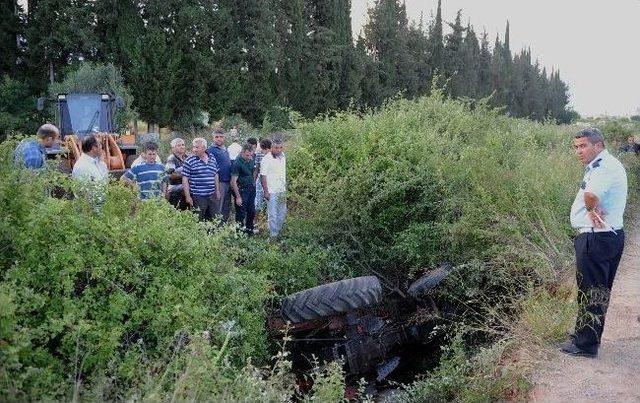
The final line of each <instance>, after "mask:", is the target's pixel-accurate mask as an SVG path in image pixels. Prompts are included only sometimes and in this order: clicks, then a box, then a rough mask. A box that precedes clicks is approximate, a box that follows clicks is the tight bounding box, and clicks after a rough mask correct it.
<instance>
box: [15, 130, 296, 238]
mask: <svg viewBox="0 0 640 403" xmlns="http://www.w3.org/2000/svg"><path fill="white" fill-rule="evenodd" d="M58 136H59V132H58V130H57V128H56V127H55V126H53V125H50V124H48V125H44V126H42V127H41V128H40V129H39V130H38V139H37V140H29V141H23V142H22V143H21V144H20V145H19V146H18V148H17V149H16V151H15V154H14V159H15V161H16V162H17V163H18V162H19V163H20V164H21V165H23V166H24V167H26V168H31V169H39V168H41V167H42V166H44V161H45V154H44V149H45V147H51V146H52V145H53V143H54V142H55V141H56V139H57V138H58ZM233 136H234V143H233V144H231V145H230V146H229V148H228V149H227V148H226V147H225V138H226V135H225V132H224V131H223V130H221V129H216V130H215V131H214V133H213V144H212V145H211V146H210V147H207V145H208V144H207V140H206V139H205V138H202V137H198V138H195V139H193V141H192V153H191V154H188V153H187V150H186V144H185V141H184V140H183V139H181V138H175V139H173V140H172V141H171V154H170V155H169V157H168V158H167V161H166V163H165V164H162V163H161V160H160V158H159V157H158V145H157V144H156V143H153V142H148V143H145V144H144V146H143V151H142V154H141V156H140V158H138V159H137V160H136V161H135V162H134V163H133V164H132V166H131V168H130V169H128V170H127V171H126V172H125V173H124V175H123V176H122V180H124V181H125V182H127V183H129V184H132V185H134V186H136V187H137V188H138V191H139V195H140V198H141V199H143V200H148V199H154V198H159V197H166V198H167V199H168V201H169V202H170V203H171V204H172V205H173V206H175V207H176V208H178V209H180V210H186V209H188V208H193V209H194V210H195V211H196V212H197V214H198V217H199V219H200V220H203V221H210V220H213V219H214V217H220V218H221V220H222V222H227V221H228V219H229V216H230V213H231V203H232V202H233V203H234V204H235V219H236V222H237V223H238V224H239V225H240V227H241V229H242V230H243V231H244V232H246V233H247V234H250V235H251V234H254V233H256V232H257V231H256V229H255V221H256V212H260V211H261V210H262V208H263V206H264V205H265V202H266V206H267V222H268V227H269V236H270V238H272V239H275V238H277V237H278V235H279V234H280V232H281V230H282V226H283V224H284V221H285V217H286V214H287V202H286V157H285V154H284V150H283V139H282V137H280V136H274V138H273V139H262V140H260V142H259V147H258V141H257V140H256V139H248V140H247V143H246V144H244V145H242V146H241V145H240V144H238V143H237V142H236V141H235V140H236V136H237V134H236V133H233ZM81 148H82V154H81V155H80V157H79V159H78V161H76V163H75V164H74V166H73V170H72V177H73V178H76V179H78V181H79V182H81V183H82V184H83V185H90V186H92V187H93V186H94V185H98V186H101V185H103V184H105V183H106V182H108V169H107V166H106V164H105V163H104V161H102V147H101V142H100V141H99V139H98V138H97V137H96V136H93V135H88V136H85V137H84V138H83V139H82V144H81ZM88 193H90V194H93V195H95V194H100V192H88Z"/></svg>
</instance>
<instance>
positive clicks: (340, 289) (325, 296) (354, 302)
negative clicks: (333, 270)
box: [280, 276, 382, 323]
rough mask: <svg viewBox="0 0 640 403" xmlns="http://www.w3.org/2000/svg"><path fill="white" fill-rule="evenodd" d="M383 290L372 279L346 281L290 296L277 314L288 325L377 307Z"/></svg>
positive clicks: (378, 282)
mask: <svg viewBox="0 0 640 403" xmlns="http://www.w3.org/2000/svg"><path fill="white" fill-rule="evenodd" d="M381 299H382V286H381V285H380V280H378V278H377V277H375V276H366V277H356V278H349V279H346V280H342V281H337V282H335V283H329V284H324V285H320V286H318V287H314V288H310V289H308V290H304V291H300V292H297V293H295V294H291V295H289V296H288V297H286V298H285V299H284V301H283V302H282V308H281V310H280V313H281V315H282V317H283V319H285V320H287V321H290V322H291V323H300V322H305V321H308V320H314V319H320V318H325V317H327V316H332V315H336V314H341V313H346V312H349V311H353V310H355V309H358V308H364V307H366V306H369V305H372V304H376V303H379V302H380V300H381Z"/></svg>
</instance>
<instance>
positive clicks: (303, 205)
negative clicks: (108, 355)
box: [289, 95, 580, 287]
mask: <svg viewBox="0 0 640 403" xmlns="http://www.w3.org/2000/svg"><path fill="white" fill-rule="evenodd" d="M567 133H568V131H567V130H565V129H562V128H560V127H558V126H552V125H542V124H537V123H532V122H528V121H524V120H516V119H510V118H506V117H503V116H500V115H499V114H498V113H497V112H492V111H490V110H487V109H486V108H485V107H483V106H482V105H480V106H477V107H476V108H475V109H474V110H470V109H469V108H468V107H467V106H466V105H465V104H464V103H461V102H457V101H442V100H441V99H440V98H439V97H438V96H437V95H436V96H433V97H430V98H422V99H420V100H418V101H416V102H409V101H397V102H394V103H392V104H391V105H389V106H387V107H386V108H384V109H383V110H381V111H380V112H379V113H376V114H369V115H366V116H364V117H362V118H360V117H358V116H356V115H353V114H341V115H338V116H337V117H336V118H334V119H328V120H319V121H316V122H313V123H309V124H305V125H303V126H301V127H300V129H299V134H298V139H297V141H296V142H295V145H293V146H292V147H291V149H292V150H291V152H290V154H289V155H290V164H289V166H290V167H291V171H292V173H291V178H292V184H291V193H292V198H293V199H294V203H295V206H296V209H297V215H296V217H297V219H296V220H295V222H294V223H293V225H292V226H291V227H293V229H292V231H291V232H293V233H294V234H295V235H293V236H294V237H307V238H308V239H318V240H320V242H321V243H323V244H325V245H331V246H332V247H334V248H337V249H339V250H340V251H341V252H342V253H343V254H344V255H345V256H347V258H348V261H349V262H350V263H351V262H358V264H359V266H358V267H360V268H361V270H363V271H366V270H368V269H376V270H381V271H383V272H384V271H386V272H389V273H391V274H395V273H398V272H400V273H404V274H410V273H412V272H414V271H417V270H420V269H421V268H424V267H431V266H434V265H435V264H437V263H439V262H442V261H450V262H453V263H455V264H466V265H467V266H466V267H467V272H465V276H464V278H465V280H466V282H467V284H465V287H467V286H473V284H472V283H474V282H475V283H478V282H481V281H484V280H486V279H484V280H483V279H480V278H477V279H474V276H476V277H483V273H485V272H491V276H490V277H494V276H496V274H498V273H502V274H504V276H509V277H512V278H517V277H518V274H519V273H526V274H527V275H528V274H529V273H530V272H534V273H535V276H533V277H531V278H534V279H536V280H541V281H542V280H543V279H544V278H545V276H548V275H549V274H550V273H552V272H553V270H554V269H559V268H561V267H563V266H564V265H565V264H566V261H567V257H568V256H569V254H568V253H567V250H568V246H569V242H568V240H569V239H568V237H569V235H570V228H569V226H568V220H567V213H568V208H569V206H570V204H571V201H572V199H573V197H574V195H575V181H576V178H577V177H579V175H580V167H579V165H578V164H577V163H575V162H574V161H573V156H572V155H571V151H570V144H571V143H570V141H571V139H570V137H569V136H567V135H566V134H567ZM470 263H471V264H470ZM474 267H475V268H477V270H474ZM527 278H529V277H527Z"/></svg>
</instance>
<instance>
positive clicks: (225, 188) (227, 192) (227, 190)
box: [216, 182, 231, 223]
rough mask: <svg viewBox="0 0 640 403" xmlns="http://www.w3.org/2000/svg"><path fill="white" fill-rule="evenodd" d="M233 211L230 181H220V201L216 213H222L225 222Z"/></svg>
mask: <svg viewBox="0 0 640 403" xmlns="http://www.w3.org/2000/svg"><path fill="white" fill-rule="evenodd" d="M230 212H231V187H230V186H229V182H220V203H218V210H217V211H216V214H220V215H222V222H223V223H225V222H227V220H228V219H229V213H230Z"/></svg>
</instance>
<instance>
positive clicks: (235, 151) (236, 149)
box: [227, 126, 242, 164]
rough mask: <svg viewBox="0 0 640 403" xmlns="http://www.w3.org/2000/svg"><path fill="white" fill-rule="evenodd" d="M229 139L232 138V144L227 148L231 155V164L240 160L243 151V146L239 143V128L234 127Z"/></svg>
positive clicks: (230, 131)
mask: <svg viewBox="0 0 640 403" xmlns="http://www.w3.org/2000/svg"><path fill="white" fill-rule="evenodd" d="M229 137H231V144H229V147H227V152H228V153H229V159H230V160H231V164H233V161H235V160H236V158H238V155H240V152H241V151H242V146H241V145H240V143H238V128H237V126H233V129H231V130H229Z"/></svg>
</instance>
